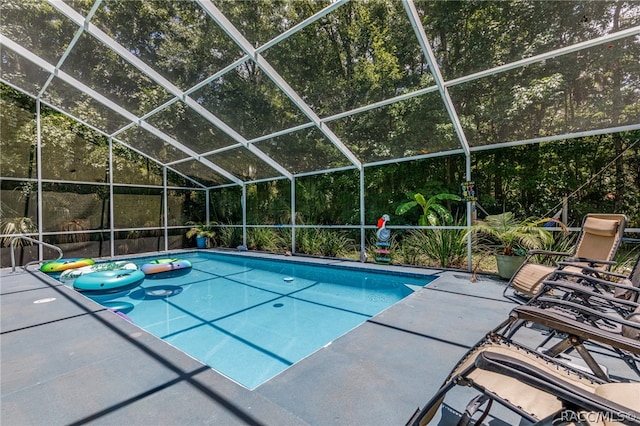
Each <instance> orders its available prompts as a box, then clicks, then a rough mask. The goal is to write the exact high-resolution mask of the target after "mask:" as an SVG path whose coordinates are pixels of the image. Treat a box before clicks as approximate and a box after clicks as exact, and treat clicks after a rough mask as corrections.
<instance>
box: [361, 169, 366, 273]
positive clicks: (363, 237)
mask: <svg viewBox="0 0 640 426" xmlns="http://www.w3.org/2000/svg"><path fill="white" fill-rule="evenodd" d="M364 226H365V211H364V167H360V262H366V261H367V247H366V238H367V236H366V230H365V228H364Z"/></svg>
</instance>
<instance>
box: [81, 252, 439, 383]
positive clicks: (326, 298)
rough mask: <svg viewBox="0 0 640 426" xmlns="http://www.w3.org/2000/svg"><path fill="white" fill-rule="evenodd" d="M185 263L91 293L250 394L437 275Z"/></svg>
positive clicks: (201, 255) (233, 260) (226, 258)
mask: <svg viewBox="0 0 640 426" xmlns="http://www.w3.org/2000/svg"><path fill="white" fill-rule="evenodd" d="M159 257H161V256H156V257H154V258H135V259H131V261H133V262H135V263H136V264H138V265H142V264H144V263H146V262H148V261H150V260H152V259H157V258H159ZM172 257H175V255H172ZM178 257H179V258H180V259H185V260H188V261H190V262H191V264H192V268H190V269H187V270H180V271H174V272H166V273H161V274H154V275H148V276H147V277H146V278H145V279H144V281H143V282H142V283H141V284H140V285H139V286H138V287H136V288H133V289H130V290H127V291H124V292H120V293H113V294H107V295H96V294H91V295H87V296H88V297H90V298H91V299H93V300H95V301H97V302H98V303H101V304H103V305H104V306H106V307H110V308H111V309H118V310H120V311H121V312H122V313H124V314H126V316H128V317H129V318H130V319H131V321H132V322H133V323H134V324H136V325H137V326H139V327H141V328H143V329H144V330H146V331H148V332H149V333H152V334H154V335H155V336H157V337H159V338H161V339H163V340H164V341H166V342H168V343H170V344H171V345H173V346H175V347H176V348H178V349H180V350H181V351H183V352H185V353H187V354H189V355H191V356H192V357H194V358H196V359H198V360H199V361H201V362H203V363H205V364H207V365H209V366H211V367H212V368H213V369H215V370H216V371H218V372H219V373H221V374H223V375H225V376H227V377H229V378H230V379H232V380H234V381H236V382H237V383H239V384H241V385H243V386H245V387H247V388H249V389H254V388H256V387H257V386H259V385H260V384H262V383H264V382H266V381H267V380H269V379H270V378H272V377H274V376H275V375H277V374H279V373H280V372H282V371H284V370H285V369H287V368H288V367H290V366H292V365H293V364H295V363H296V362H298V361H300V360H301V359H303V358H305V357H306V356H308V355H310V354H311V353H313V352H315V351H316V350H318V349H321V348H322V347H324V346H327V345H328V344H330V343H331V342H332V341H333V340H335V339H337V338H338V337H340V336H342V335H343V334H345V333H347V332H348V331H349V330H351V329H353V328H355V327H357V326H358V325H360V324H362V323H363V322H365V321H366V320H367V319H368V318H371V317H372V316H374V315H376V314H378V313H380V312H382V311H383V310H385V309H386V308H388V307H389V306H391V305H393V304H394V303H396V302H398V301H399V300H401V299H403V298H404V297H406V296H408V295H409V294H411V293H413V292H414V291H415V290H417V289H418V288H420V287H422V286H424V285H425V284H427V283H428V282H430V281H432V280H433V279H435V276H430V275H426V274H425V275H417V274H416V275H406V274H396V273H385V272H378V271H363V270H357V269H349V268H345V267H333V266H318V265H315V264H308V263H299V262H292V261H279V260H265V259H257V258H250V257H247V256H234V255H229V254H219V253H210V252H188V253H183V254H180V255H179V256H178ZM85 294H86V293H85Z"/></svg>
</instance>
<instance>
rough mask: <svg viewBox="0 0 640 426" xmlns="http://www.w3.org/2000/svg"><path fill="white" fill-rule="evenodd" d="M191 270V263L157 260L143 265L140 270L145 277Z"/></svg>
mask: <svg viewBox="0 0 640 426" xmlns="http://www.w3.org/2000/svg"><path fill="white" fill-rule="evenodd" d="M188 268H191V262H189V261H188V260H184V259H157V260H152V261H151V262H149V263H145V264H144V265H142V266H141V267H140V270H141V271H142V272H144V273H145V274H146V275H151V274H159V273H161V272H169V271H177V270H179V269H188Z"/></svg>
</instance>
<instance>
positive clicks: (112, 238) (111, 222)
mask: <svg viewBox="0 0 640 426" xmlns="http://www.w3.org/2000/svg"><path fill="white" fill-rule="evenodd" d="M107 183H108V184H109V240H110V241H111V244H109V245H110V246H111V248H110V251H111V257H113V256H115V253H116V233H115V231H114V230H113V228H114V226H115V222H114V212H113V204H114V203H113V138H111V137H110V138H109V182H107Z"/></svg>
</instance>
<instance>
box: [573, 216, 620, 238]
mask: <svg viewBox="0 0 640 426" xmlns="http://www.w3.org/2000/svg"><path fill="white" fill-rule="evenodd" d="M619 224H620V223H619V222H618V221H617V220H610V219H598V218H597V217H588V218H587V219H586V220H585V221H584V225H583V227H582V228H583V230H584V232H587V233H589V234H594V235H600V236H602V237H613V236H614V235H615V234H616V232H618V225H619Z"/></svg>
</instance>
